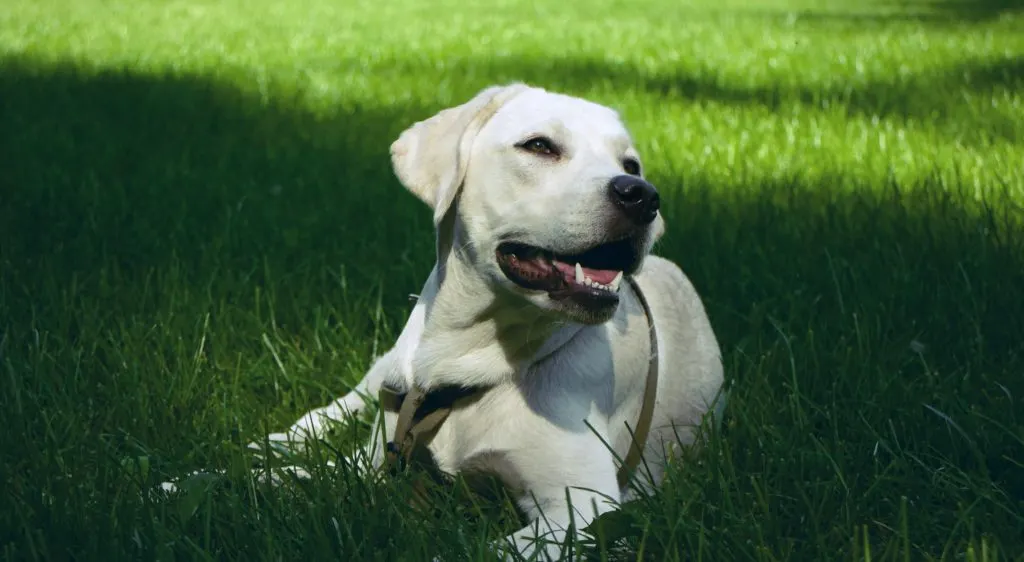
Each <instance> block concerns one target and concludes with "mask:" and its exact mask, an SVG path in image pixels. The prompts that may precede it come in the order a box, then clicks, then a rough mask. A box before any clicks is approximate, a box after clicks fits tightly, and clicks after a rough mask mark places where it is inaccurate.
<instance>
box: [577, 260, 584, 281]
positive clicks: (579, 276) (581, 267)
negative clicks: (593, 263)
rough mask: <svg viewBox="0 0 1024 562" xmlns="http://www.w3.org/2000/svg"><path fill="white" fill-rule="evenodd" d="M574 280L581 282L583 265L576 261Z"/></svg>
mask: <svg viewBox="0 0 1024 562" xmlns="http://www.w3.org/2000/svg"><path fill="white" fill-rule="evenodd" d="M576 282H577V283H582V282H583V266H582V265H580V264H579V262H577V263H576Z"/></svg>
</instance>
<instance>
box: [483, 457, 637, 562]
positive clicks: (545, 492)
mask: <svg viewBox="0 0 1024 562" xmlns="http://www.w3.org/2000/svg"><path fill="white" fill-rule="evenodd" d="M572 449H573V448H572V447H567V448H566V449H564V450H568V451H571V450H572ZM587 449H589V450H588V451H587V452H586V453H585V454H582V455H573V456H574V457H575V458H572V459H569V458H564V459H558V460H559V461H562V462H565V461H568V463H567V464H561V465H559V464H555V462H553V461H556V459H555V458H554V457H556V456H561V455H557V454H556V455H553V456H552V457H549V458H548V459H547V460H548V462H543V463H538V464H537V466H536V468H538V469H540V470H538V471H537V474H535V475H533V476H534V478H533V479H532V482H533V485H532V486H531V489H530V491H529V493H528V495H524V496H523V497H522V498H521V499H520V501H519V502H518V503H519V506H520V508H521V509H522V510H523V511H524V512H525V514H526V516H527V517H528V518H529V519H530V523H529V524H528V525H526V526H525V527H523V528H522V529H520V530H518V531H516V532H515V533H512V534H511V535H509V536H507V537H505V539H504V543H505V544H504V545H503V546H505V547H506V548H503V549H501V550H502V551H503V552H504V553H505V556H504V558H505V559H506V560H512V559H513V558H512V557H511V556H510V554H511V553H510V552H508V549H507V547H512V548H514V549H515V550H516V551H518V552H519V554H520V555H521V556H523V557H525V558H526V559H531V557H533V559H537V560H558V559H559V558H560V557H561V556H562V547H563V544H564V543H565V542H566V539H567V538H569V537H568V534H569V533H570V532H571V533H573V534H574V535H575V537H574V538H579V537H580V536H581V534H582V529H584V528H586V527H587V526H589V525H590V524H591V523H592V522H593V521H594V519H596V518H597V517H598V516H600V515H601V514H603V513H606V512H609V511H612V510H614V509H616V508H617V507H618V505H619V502H620V501H621V498H620V495H621V492H620V490H619V485H618V482H617V480H616V474H615V464H614V459H613V457H612V455H611V453H610V452H609V451H608V450H607V449H605V448H604V447H603V445H601V444H597V445H596V446H595V447H587ZM576 450H577V451H579V448H576ZM559 480H561V482H559Z"/></svg>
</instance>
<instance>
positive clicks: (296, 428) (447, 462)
mask: <svg viewBox="0 0 1024 562" xmlns="http://www.w3.org/2000/svg"><path fill="white" fill-rule="evenodd" d="M391 155H392V162H393V165H394V169H395V172H396V174H397V176H398V178H399V179H400V180H401V182H402V183H403V184H404V186H405V187H406V188H408V189H409V190H410V191H411V192H412V193H414V194H415V195H416V196H417V197H419V198H420V199H421V200H423V201H424V202H425V203H426V204H427V205H429V206H430V207H431V208H432V209H433V211H434V222H435V225H436V241H437V244H436V249H437V262H436V264H435V266H434V268H433V270H432V271H431V273H430V276H429V277H428V278H427V281H426V283H425V285H424V286H423V288H422V290H421V291H420V294H419V300H418V302H417V304H416V305H415V308H414V309H413V311H412V313H411V315H410V317H409V319H408V322H407V323H406V325H405V327H404V329H403V330H402V333H401V335H400V336H399V337H398V341H397V342H396V344H395V346H394V347H393V348H392V349H391V350H390V351H388V352H387V354H385V355H384V356H382V357H381V358H380V359H378V360H377V361H376V362H375V363H374V365H373V366H372V368H371V369H370V371H369V372H368V373H367V374H366V376H365V378H364V379H363V380H362V381H361V382H360V383H359V385H358V386H357V387H356V388H355V389H354V390H353V391H352V392H350V393H348V394H347V395H345V396H343V397H341V398H339V399H338V400H336V401H335V402H334V403H332V404H331V405H329V406H326V407H324V408H318V409H315V410H312V411H310V412H308V413H307V414H305V415H303V416H302V418H301V419H300V420H299V421H298V422H296V423H295V424H294V425H293V426H292V427H291V428H290V429H289V430H288V431H287V432H285V433H280V434H272V435H271V436H270V438H271V440H274V441H287V442H301V441H302V440H304V439H307V438H309V437H311V436H315V435H317V434H322V433H323V432H324V431H325V430H326V429H327V427H326V424H328V422H330V421H340V420H343V419H345V417H346V416H347V415H350V414H355V413H358V412H360V411H362V410H363V409H364V408H365V407H366V401H365V397H367V396H376V395H377V393H378V391H379V390H380V387H381V385H382V384H385V383H387V384H388V385H390V386H394V387H398V388H404V389H409V388H411V387H412V385H414V384H416V385H419V386H421V387H423V388H425V389H430V388H436V387H438V386H440V385H463V386H471V387H473V386H488V387H491V390H489V391H488V392H487V393H486V394H484V396H483V397H482V398H481V399H479V400H476V401H474V402H472V403H471V404H468V405H466V406H465V407H460V408H456V409H454V410H453V411H452V412H451V414H450V417H449V418H448V419H447V421H446V422H445V423H444V424H443V425H442V426H441V428H440V430H439V431H438V433H437V434H436V436H435V437H434V438H433V440H432V441H431V442H430V444H429V449H430V451H431V453H432V454H433V456H434V459H435V460H436V462H437V465H438V466H439V468H441V469H442V470H443V471H445V472H448V473H452V474H454V473H457V472H459V471H461V470H466V469H470V468H471V469H474V470H481V469H482V470H486V471H490V472H492V473H494V474H497V475H499V476H500V477H501V478H502V480H503V481H504V482H505V483H506V484H507V485H508V486H509V488H510V489H512V490H513V491H514V492H515V493H516V494H518V503H519V507H520V508H521V509H522V510H523V512H524V513H525V514H526V515H527V516H528V517H529V519H530V520H531V521H532V523H531V524H530V525H528V526H527V527H525V528H523V529H522V530H520V531H518V532H516V533H514V534H513V535H512V536H511V537H510V539H511V541H510V542H509V543H507V544H511V545H513V546H514V547H516V548H517V549H518V550H519V551H520V553H521V554H523V555H527V556H529V555H530V554H532V553H533V552H537V551H538V550H539V553H540V554H542V555H543V554H547V555H549V556H551V557H553V558H556V557H557V556H558V555H559V552H560V548H559V546H558V545H557V544H555V543H548V544H547V545H546V546H545V545H543V542H538V541H537V539H538V538H545V539H548V540H553V541H561V540H563V539H564V536H565V532H566V529H567V528H568V527H569V522H570V520H572V521H573V524H574V525H573V527H574V528H576V529H581V528H583V527H585V526H586V525H588V524H589V523H590V522H591V521H592V520H593V519H594V517H596V516H597V515H599V514H601V513H603V512H606V511H609V510H611V509H614V508H615V506H616V503H618V502H622V501H626V500H628V499H629V498H628V496H629V495H630V493H631V491H630V489H629V487H628V486H627V487H621V488H620V486H619V484H618V483H617V481H616V470H617V465H616V463H617V460H616V459H621V458H624V457H625V456H626V451H627V449H628V448H629V446H630V439H631V428H633V427H635V425H636V423H637V416H638V414H639V410H640V407H641V402H642V398H643V394H644V388H645V381H646V377H647V372H648V362H649V357H650V355H649V354H650V352H651V342H650V332H649V327H648V321H647V317H646V316H645V314H644V311H643V308H642V306H641V303H640V301H639V300H638V297H637V295H636V294H635V293H634V292H633V290H632V288H631V286H630V284H628V283H625V282H623V277H624V276H627V277H628V276H632V277H633V278H634V280H635V281H636V282H637V284H638V285H639V287H640V288H641V290H642V291H643V294H644V295H645V297H646V299H647V301H648V303H649V306H650V309H651V311H652V315H653V321H654V324H655V329H656V334H657V346H658V349H659V355H660V356H659V357H658V361H659V367H660V372H661V377H660V379H659V383H658V385H657V402H656V406H655V410H654V416H653V424H652V427H651V430H650V434H649V438H648V440H647V443H646V448H645V450H644V451H645V452H644V465H643V467H644V468H643V469H642V470H639V471H637V473H636V475H637V476H636V477H637V478H639V479H641V481H639V482H638V484H639V485H640V486H641V487H642V488H645V489H648V490H649V489H652V488H653V487H657V486H658V485H659V483H660V481H661V477H662V473H663V470H664V468H665V464H666V462H667V460H668V457H669V455H670V454H671V451H672V448H673V447H674V446H677V445H679V444H681V445H689V444H692V443H693V441H694V437H695V431H696V429H697V426H698V425H699V424H700V423H701V422H702V419H703V418H704V416H705V414H708V413H715V414H718V413H720V411H721V408H722V406H724V400H723V399H722V398H720V397H719V394H720V391H721V390H722V388H721V387H722V382H723V375H722V363H721V357H720V352H719V347H718V343H717V341H716V338H715V335H714V333H713V331H712V328H711V325H710V323H709V321H708V318H707V315H706V313H705V311H704V307H703V305H702V303H701V300H700V298H699V297H698V295H697V293H696V291H695V290H694V288H693V286H692V285H691V284H690V282H689V280H688V279H687V278H686V276H685V275H684V274H683V272H682V271H681V270H680V269H679V268H678V267H677V266H676V265H674V264H673V263H671V262H669V261H667V260H665V259H662V258H659V257H656V256H653V255H649V252H650V250H651V247H652V245H653V244H654V243H655V241H656V240H657V239H658V238H659V237H660V236H661V235H662V233H663V232H664V221H663V219H662V217H661V214H660V212H659V211H658V209H659V200H658V193H657V190H656V189H655V188H654V187H653V186H652V185H651V184H650V183H648V182H647V181H645V180H644V179H643V173H642V169H641V164H640V157H639V155H638V154H637V151H636V149H635V148H634V146H633V143H632V140H631V138H630V134H629V133H628V131H627V129H626V128H625V126H624V125H623V123H622V121H621V120H620V118H619V116H618V114H617V113H616V112H614V111H613V110H611V109H609V108H607V107H605V106H602V105H598V104H595V103H592V102H589V101H586V100H583V99H579V98H575V97H571V96H567V95H562V94H557V93H552V92H548V91H545V90H542V89H539V88H532V87H528V86H525V85H522V84H512V85H508V86H497V87H491V88H487V89H485V90H483V91H481V92H480V93H478V94H477V95H476V96H475V97H474V98H473V99H471V100H470V101H468V102H467V103H465V104H463V105H459V106H457V107H453V108H450V109H446V110H444V111H441V112H440V113H438V114H437V115H435V116H434V117H431V118H430V119H427V120H425V121H422V122H420V123H416V124H415V125H413V126H412V127H410V128H409V129H407V130H406V131H405V132H403V133H402V135H401V136H400V137H399V138H398V140H397V141H395V142H394V144H393V145H392V146H391ZM716 400H717V402H716ZM715 417H716V418H717V417H720V416H715ZM396 418H397V416H396V415H394V414H385V415H384V416H381V417H379V418H378V419H383V428H379V427H378V428H377V431H376V432H375V434H377V435H379V433H380V430H381V429H383V433H384V434H385V435H386V436H388V437H389V438H390V437H391V436H392V435H393V434H394V431H395V423H396ZM606 443H607V444H608V445H610V446H611V450H609V447H608V445H606ZM382 444H383V440H381V439H374V440H372V442H371V443H369V444H368V445H367V446H366V449H365V452H366V456H367V457H368V458H369V459H370V462H371V464H372V465H373V467H379V466H380V465H381V464H382V463H383V460H384V455H383V447H382ZM649 477H650V478H649ZM570 511H572V513H570ZM542 512H543V516H541V515H542ZM503 544H505V543H503Z"/></svg>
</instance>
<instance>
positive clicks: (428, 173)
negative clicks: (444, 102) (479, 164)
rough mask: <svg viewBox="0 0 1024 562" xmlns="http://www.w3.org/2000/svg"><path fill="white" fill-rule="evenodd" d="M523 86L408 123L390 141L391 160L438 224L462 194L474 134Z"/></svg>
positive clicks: (487, 92)
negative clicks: (400, 132)
mask: <svg viewBox="0 0 1024 562" xmlns="http://www.w3.org/2000/svg"><path fill="white" fill-rule="evenodd" d="M526 89H528V87H527V86H526V85H525V84H520V83H514V84H509V85H507V86H491V87H490V88H486V89H484V90H482V91H480V92H479V93H478V94H477V95H476V96H474V97H473V99H471V100H469V101H468V102H466V103H464V104H462V105H458V106H455V107H451V108H448V109H445V110H443V111H441V112H440V113H438V114H437V115H434V116H433V117H431V118H429V119H426V120H424V121H420V122H419V123H416V124H415V125H413V126H411V127H409V128H408V129H406V130H405V131H403V132H402V134H401V135H400V136H399V137H398V140H396V141H395V142H393V143H392V144H391V164H392V166H393V167H394V169H395V175H396V176H398V179H399V181H401V182H402V185H404V186H405V188H406V189H408V190H409V191H411V192H412V193H413V194H414V195H416V197H419V198H420V200H421V201H423V202H424V203H426V204H427V205H429V206H430V208H431V209H433V210H434V225H435V226H439V225H440V224H441V222H442V221H443V220H444V218H445V215H446V214H447V213H448V210H449V208H450V207H451V206H452V203H454V202H455V199H456V197H457V196H458V193H459V189H460V188H461V187H462V181H463V179H464V178H465V175H466V165H467V162H468V159H469V153H470V150H471V148H472V146H473V139H474V138H475V137H476V134H477V133H478V132H479V131H480V129H482V128H483V126H484V125H485V124H486V123H487V120H488V119H490V118H491V116H493V115H494V114H495V113H496V112H497V111H498V109H500V108H501V106H502V105H503V104H505V102H507V101H508V100H510V99H512V98H513V97H514V96H515V95H516V94H518V93H520V92H522V91H523V90H526Z"/></svg>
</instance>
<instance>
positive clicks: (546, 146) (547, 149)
mask: <svg viewBox="0 0 1024 562" xmlns="http://www.w3.org/2000/svg"><path fill="white" fill-rule="evenodd" d="M519 148H522V149H523V150H528V151H530V152H534V153H536V154H543V155H545V156H558V149H557V148H556V147H555V144H554V143H553V142H551V140H550V139H546V138H544V137H534V138H532V139H529V140H526V141H523V142H521V143H519Z"/></svg>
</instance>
